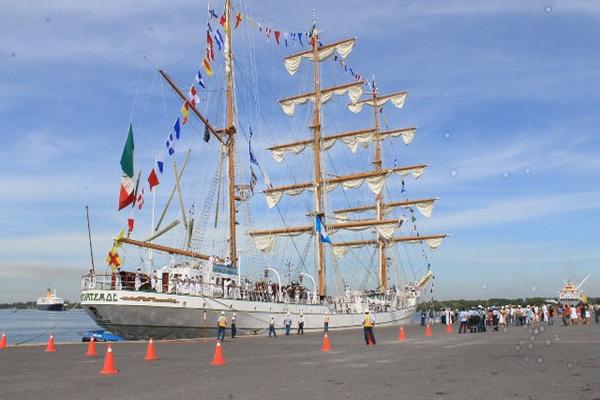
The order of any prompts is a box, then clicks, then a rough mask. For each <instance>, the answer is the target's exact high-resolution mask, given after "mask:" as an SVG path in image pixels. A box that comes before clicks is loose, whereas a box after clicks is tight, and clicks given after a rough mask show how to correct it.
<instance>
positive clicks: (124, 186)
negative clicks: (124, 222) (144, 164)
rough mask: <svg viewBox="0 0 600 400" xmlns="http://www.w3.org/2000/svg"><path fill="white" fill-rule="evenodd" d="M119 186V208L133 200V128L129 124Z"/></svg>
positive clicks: (122, 156) (131, 202)
mask: <svg viewBox="0 0 600 400" xmlns="http://www.w3.org/2000/svg"><path fill="white" fill-rule="evenodd" d="M121 169H122V170H123V176H122V177H121V188H120V190H119V210H122V209H123V208H125V207H127V206H128V205H130V204H133V203H134V202H135V182H134V180H133V128H132V126H131V124H129V133H128V134H127V141H126V142H125V147H124V148H123V154H122V155H121Z"/></svg>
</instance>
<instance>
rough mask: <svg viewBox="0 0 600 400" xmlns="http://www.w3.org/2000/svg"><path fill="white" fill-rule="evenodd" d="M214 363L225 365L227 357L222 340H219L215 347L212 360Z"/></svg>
mask: <svg viewBox="0 0 600 400" xmlns="http://www.w3.org/2000/svg"><path fill="white" fill-rule="evenodd" d="M211 364H212V365H225V359H224V358H223V350H221V341H218V342H217V347H215V356H214V357H213V360H212V362H211Z"/></svg>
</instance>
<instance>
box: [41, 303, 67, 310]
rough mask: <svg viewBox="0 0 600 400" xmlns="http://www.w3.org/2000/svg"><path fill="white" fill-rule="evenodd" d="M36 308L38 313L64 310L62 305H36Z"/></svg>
mask: <svg viewBox="0 0 600 400" xmlns="http://www.w3.org/2000/svg"><path fill="white" fill-rule="evenodd" d="M36 308H37V309H38V311H62V310H63V308H64V304H61V303H55V304H37V305H36Z"/></svg>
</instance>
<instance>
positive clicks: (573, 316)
mask: <svg viewBox="0 0 600 400" xmlns="http://www.w3.org/2000/svg"><path fill="white" fill-rule="evenodd" d="M433 318H434V313H433V310H429V312H426V311H423V312H422V313H421V325H425V323H427V322H432V321H431V320H432V319H433ZM428 319H429V321H428ZM557 319H558V320H560V321H562V323H563V324H564V325H565V326H568V325H578V324H590V323H592V319H593V320H594V321H595V323H597V324H598V323H600V305H599V304H595V305H588V304H585V303H579V304H577V305H567V304H542V305H541V306H538V305H527V306H521V305H510V304H509V305H506V306H492V307H483V306H481V305H480V306H478V307H471V308H461V309H455V310H451V309H450V308H446V309H444V310H442V312H441V315H440V322H441V323H443V324H453V323H455V322H459V323H460V328H459V331H458V333H466V332H467V331H469V332H470V333H476V332H486V331H487V329H490V328H491V329H493V330H495V331H498V330H499V329H500V328H503V327H507V326H525V325H531V324H536V323H542V324H548V325H553V324H554V323H555V321H556V320H557Z"/></svg>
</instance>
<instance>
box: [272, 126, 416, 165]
mask: <svg viewBox="0 0 600 400" xmlns="http://www.w3.org/2000/svg"><path fill="white" fill-rule="evenodd" d="M376 132H377V130H376V129H374V128H372V129H361V130H357V131H350V132H343V133H338V134H335V135H331V136H325V137H323V143H322V145H321V149H322V150H329V149H330V148H331V147H332V146H333V145H334V144H335V143H336V142H338V141H339V142H342V143H344V144H345V145H347V146H348V148H349V149H350V151H351V152H352V153H356V151H357V149H358V145H359V144H360V145H362V146H363V147H365V148H366V147H368V146H369V144H370V143H372V142H373V141H375V138H376V136H377V135H376ZM415 132H416V128H402V129H394V130H390V131H384V132H379V138H380V140H385V139H388V138H397V137H402V141H403V142H404V144H410V143H411V142H412V140H413V138H414V136H415ZM312 144H313V141H312V140H301V141H298V142H294V143H289V144H282V145H278V146H272V147H269V148H267V150H269V151H271V153H272V154H273V158H274V159H275V161H277V162H281V161H283V158H284V156H285V153H287V152H290V153H294V154H300V153H302V152H303V151H304V150H305V149H306V148H307V147H310V146H312Z"/></svg>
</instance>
